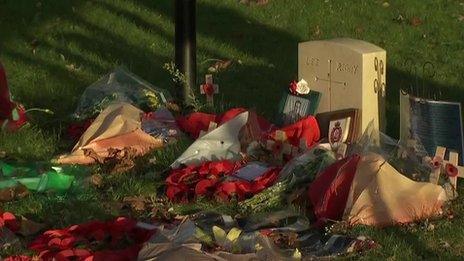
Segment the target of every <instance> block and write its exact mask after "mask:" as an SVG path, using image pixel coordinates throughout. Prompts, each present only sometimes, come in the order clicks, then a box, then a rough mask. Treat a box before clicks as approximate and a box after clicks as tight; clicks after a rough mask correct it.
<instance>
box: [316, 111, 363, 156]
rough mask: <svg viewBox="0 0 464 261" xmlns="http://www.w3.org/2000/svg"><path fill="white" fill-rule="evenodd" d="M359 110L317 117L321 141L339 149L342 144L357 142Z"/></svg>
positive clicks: (320, 114) (332, 112) (326, 113)
mask: <svg viewBox="0 0 464 261" xmlns="http://www.w3.org/2000/svg"><path fill="white" fill-rule="evenodd" d="M358 117H359V112H358V109H346V110H339V111H331V112H324V113H319V114H317V115H316V119H317V122H318V123H319V128H320V130H321V141H322V142H328V143H330V144H331V145H332V147H335V148H337V147H338V146H339V145H340V144H341V143H348V144H350V143H352V142H354V141H355V139H356V137H357V134H358V130H357V126H358Z"/></svg>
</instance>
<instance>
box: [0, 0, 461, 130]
mask: <svg viewBox="0 0 464 261" xmlns="http://www.w3.org/2000/svg"><path fill="white" fill-rule="evenodd" d="M83 3H84V1H72V2H71V1H59V3H58V2H56V1H42V4H41V6H42V7H38V6H37V5H35V4H32V3H31V2H30V1H25V0H23V1H17V3H15V4H12V3H11V2H8V4H4V6H3V8H4V9H3V10H8V9H10V10H12V12H11V13H8V14H7V15H6V16H5V18H4V21H6V23H13V20H14V19H16V20H17V21H22V25H21V24H20V26H17V28H15V30H16V32H12V30H6V29H2V38H3V39H2V41H8V40H9V39H10V38H11V37H17V36H18V34H19V35H20V36H22V37H24V38H25V39H34V37H35V33H34V32H33V31H31V29H30V28H29V27H28V26H27V24H28V23H32V24H33V25H34V21H35V20H36V19H37V16H39V17H46V19H45V18H43V19H41V20H40V21H41V22H45V21H46V20H47V19H48V20H53V19H56V18H60V19H62V20H66V21H69V22H70V23H72V24H74V25H77V26H79V27H82V28H84V29H85V31H88V32H90V33H89V34H84V33H80V32H71V31H63V32H62V33H61V34H60V37H61V38H62V41H63V42H66V43H67V44H66V45H64V44H63V45H61V44H56V43H52V42H50V41H48V40H47V39H45V37H43V39H38V40H39V42H40V48H43V49H45V50H48V51H53V52H55V53H59V54H63V56H64V57H66V59H68V60H69V61H71V62H73V63H75V64H77V65H82V67H84V68H85V69H86V70H88V71H90V72H91V73H92V74H94V75H95V74H96V75H101V74H104V73H107V72H108V71H109V70H111V69H112V67H114V66H116V65H117V64H125V65H127V66H128V67H129V68H130V69H131V70H132V71H134V72H135V73H136V74H138V75H140V76H141V77H143V78H145V79H147V80H148V81H150V82H154V83H155V84H156V85H160V84H161V86H163V87H165V86H171V84H170V81H169V78H170V77H169V75H168V74H167V73H166V72H165V71H164V70H163V68H162V66H163V64H164V63H165V62H169V61H171V60H173V56H174V55H173V54H172V55H171V56H166V55H160V54H157V53H156V52H152V51H150V50H149V49H147V48H144V47H141V46H143V45H145V46H146V44H141V45H135V44H131V43H130V42H129V41H128V40H127V39H125V37H124V36H121V35H118V34H117V33H115V31H114V30H113V28H110V27H108V26H103V25H101V24H99V23H98V22H97V21H93V20H92V19H87V18H84V17H83V16H81V15H80V14H79V12H78V11H75V10H79V8H81V6H82V4H83ZM91 3H92V5H94V6H95V8H99V9H102V10H105V11H107V12H109V14H110V16H109V18H111V19H113V18H114V19H124V20H125V21H128V23H131V24H134V25H135V26H136V27H137V28H138V29H137V30H138V31H139V32H138V33H140V34H149V35H156V36H157V37H158V38H159V39H161V41H164V42H167V44H168V46H173V42H174V32H171V31H169V30H167V29H166V28H162V27H161V26H160V25H159V24H157V23H156V22H154V21H152V20H150V19H149V18H146V16H143V15H141V14H140V13H138V12H137V11H129V10H127V9H125V8H122V7H120V6H118V5H117V4H115V3H114V2H111V1H91ZM133 3H135V5H136V6H137V5H138V6H139V7H141V8H146V9H148V10H149V12H151V13H153V15H161V16H162V17H164V18H166V19H169V18H171V17H173V12H174V6H173V3H172V1H148V0H134V1H133ZM197 5H198V7H197V13H198V16H197V23H198V25H197V31H198V39H199V45H198V47H199V48H198V53H199V54H202V55H203V56H204V57H206V58H216V59H232V60H236V59H237V58H236V57H228V56H231V54H227V53H226V54H225V53H224V52H221V51H220V50H219V49H217V48H216V47H215V46H211V45H209V44H205V43H203V41H204V39H209V40H211V41H214V42H217V43H218V44H224V45H226V46H228V47H230V48H232V49H233V50H237V51H239V52H240V53H243V54H246V55H247V56H250V57H253V58H254V59H257V60H259V61H261V62H259V63H255V64H242V65H239V64H234V65H233V66H232V67H231V68H230V70H228V71H226V72H224V73H220V74H218V75H217V77H216V78H217V81H218V82H220V83H221V96H222V97H226V98H225V99H224V100H227V101H228V102H230V103H232V104H236V105H239V106H246V107H256V108H257V111H258V112H259V113H262V114H264V115H265V116H267V117H273V116H274V114H275V113H276V111H277V106H276V104H277V103H278V101H279V100H280V95H281V90H282V89H283V88H285V86H287V84H288V83H289V82H290V81H291V80H293V79H296V78H297V71H298V68H297V59H298V49H297V44H298V42H301V41H305V40H312V39H299V37H297V36H296V35H293V34H291V33H289V32H286V31H284V30H281V29H277V28H274V27H272V26H268V25H265V24H263V23H262V22H260V21H258V20H256V19H254V18H253V17H248V16H246V15H244V14H242V13H240V10H236V9H232V8H227V7H224V6H222V5H220V4H214V5H213V4H208V3H205V2H199V3H198V4H197ZM41 8H42V9H41ZM3 12H4V11H3ZM18 16H19V17H20V19H17V18H18ZM169 22H170V23H173V21H172V19H171V20H170V21H168V23H169ZM172 28H173V26H172ZM69 43H72V45H74V46H77V47H78V49H79V50H86V54H88V55H83V54H81V53H79V51H78V50H77V51H76V50H72V49H70V48H68V47H67V46H69ZM3 54H4V55H6V56H9V57H11V58H13V59H14V60H17V61H21V62H23V63H26V64H30V65H33V66H40V67H41V68H42V69H43V68H46V70H47V71H50V72H52V75H53V77H55V78H56V79H57V80H58V81H60V82H64V83H65V82H66V83H68V82H71V83H72V86H74V87H73V88H72V96H76V95H79V94H80V92H81V91H82V89H83V88H84V87H86V85H88V84H89V83H90V82H89V81H88V80H85V79H81V78H80V77H79V76H78V74H76V73H74V72H70V71H69V70H67V69H66V68H65V67H64V66H59V65H57V64H56V63H53V62H52V61H48V60H46V59H43V58H39V57H37V56H34V55H28V54H25V53H23V52H19V51H17V50H13V49H8V48H5V49H4V50H3ZM89 55H91V56H92V55H93V56H98V57H99V58H100V59H101V60H102V61H101V62H96V61H95V60H92V59H90V58H89ZM199 62H200V63H201V61H199ZM206 68H207V67H206ZM206 68H204V66H203V65H200V66H199V69H200V70H199V75H198V77H197V78H198V79H199V81H202V80H203V76H202V75H201V74H202V73H204V72H205V70H206ZM387 77H388V80H387V83H388V89H387V97H388V107H387V120H388V123H387V124H388V125H387V133H388V134H390V135H391V136H393V137H398V129H399V108H398V101H399V95H398V93H399V89H400V88H401V87H406V88H408V87H409V86H410V85H417V84H416V82H419V83H422V82H424V85H425V86H427V88H428V89H436V90H438V89H439V90H441V93H442V97H443V98H445V99H446V98H451V99H452V100H458V101H459V100H462V99H463V98H464V94H463V92H459V91H457V90H458V88H457V86H442V85H440V84H438V83H436V82H434V81H432V80H430V79H427V80H423V79H417V77H416V76H415V75H413V74H411V73H410V72H404V71H401V70H399V69H396V68H392V67H389V68H388V74H387ZM95 80H96V79H95ZM29 102H30V103H33V101H29ZM44 102H46V101H44ZM50 102H55V101H53V100H52V101H50ZM74 102H75V101H74ZM40 105H42V104H40ZM43 105H44V106H45V105H46V104H43ZM69 107H70V108H71V107H72V106H69ZM66 113H69V111H66Z"/></svg>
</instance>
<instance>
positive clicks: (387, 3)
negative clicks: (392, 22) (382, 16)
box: [382, 2, 390, 8]
mask: <svg viewBox="0 0 464 261" xmlns="http://www.w3.org/2000/svg"><path fill="white" fill-rule="evenodd" d="M382 6H383V7H385V8H388V7H390V3H389V2H383V4H382Z"/></svg>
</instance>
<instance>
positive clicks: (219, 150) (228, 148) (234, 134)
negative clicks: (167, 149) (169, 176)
mask: <svg viewBox="0 0 464 261" xmlns="http://www.w3.org/2000/svg"><path fill="white" fill-rule="evenodd" d="M248 115H249V112H247V111H246V112H242V113H240V114H239V115H237V116H236V117H235V118H233V119H232V120H230V121H228V122H226V123H224V124H223V125H221V126H220V127H218V128H217V129H215V130H213V131H211V132H209V133H207V134H205V135H204V136H203V137H201V138H199V139H197V140H196V141H195V142H194V143H193V144H192V145H191V146H190V147H188V148H187V150H186V151H185V152H184V153H182V155H181V156H180V157H179V158H178V159H176V160H175V161H174V163H172V164H171V167H172V168H178V167H179V166H180V165H181V164H187V165H199V164H200V163H201V162H204V161H216V160H238V159H240V149H241V146H240V140H239V133H240V130H241V129H242V128H243V126H245V124H246V123H247V121H248Z"/></svg>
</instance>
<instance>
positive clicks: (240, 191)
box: [166, 160, 280, 202]
mask: <svg viewBox="0 0 464 261" xmlns="http://www.w3.org/2000/svg"><path fill="white" fill-rule="evenodd" d="M242 166H243V163H241V162H236V163H233V162H231V161H227V160H224V161H213V162H204V163H202V164H201V165H199V166H187V167H185V168H180V169H174V170H171V173H170V175H169V176H168V177H167V179H166V185H167V192H166V194H167V196H168V198H169V199H170V200H173V201H180V202H188V201H189V200H191V199H193V198H196V197H208V198H211V197H215V198H217V199H220V200H222V201H229V200H231V199H233V198H234V199H237V200H239V201H240V200H244V199H246V198H249V197H251V196H252V195H254V194H256V193H259V192H261V191H262V190H264V189H265V188H267V187H269V186H271V185H272V184H274V183H275V181H276V180H277V177H278V174H279V171H280V168H270V169H269V170H268V171H267V172H266V173H264V174H263V175H261V176H260V177H258V178H256V179H254V180H252V181H247V180H243V179H238V178H235V177H233V176H232V174H233V173H234V172H235V171H236V170H238V169H239V168H240V167H242Z"/></svg>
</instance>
